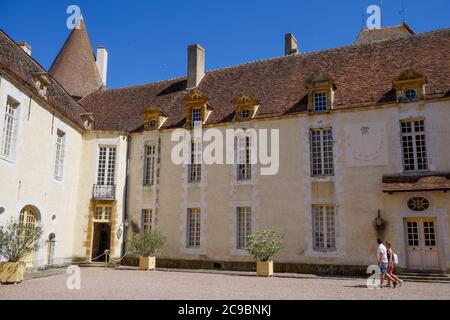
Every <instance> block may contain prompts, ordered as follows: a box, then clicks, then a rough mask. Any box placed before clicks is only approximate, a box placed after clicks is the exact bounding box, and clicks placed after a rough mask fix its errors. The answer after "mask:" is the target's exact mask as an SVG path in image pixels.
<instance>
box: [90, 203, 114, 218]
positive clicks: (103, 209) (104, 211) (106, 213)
mask: <svg viewBox="0 0 450 320" xmlns="http://www.w3.org/2000/svg"><path fill="white" fill-rule="evenodd" d="M93 218H94V222H110V221H111V219H112V207H111V206H96V207H95V209H94V217H93Z"/></svg>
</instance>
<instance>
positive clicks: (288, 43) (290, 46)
mask: <svg viewBox="0 0 450 320" xmlns="http://www.w3.org/2000/svg"><path fill="white" fill-rule="evenodd" d="M297 52H298V43H297V39H295V37H294V35H293V34H292V33H286V34H285V35H284V54H285V55H286V56H289V55H291V54H295V53H297Z"/></svg>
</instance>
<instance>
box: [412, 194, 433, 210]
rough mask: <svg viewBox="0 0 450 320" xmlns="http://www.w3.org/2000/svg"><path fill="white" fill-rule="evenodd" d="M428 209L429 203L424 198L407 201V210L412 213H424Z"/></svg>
mask: <svg viewBox="0 0 450 320" xmlns="http://www.w3.org/2000/svg"><path fill="white" fill-rule="evenodd" d="M429 207H430V202H429V201H428V199H426V198H424V197H414V198H411V199H409V200H408V208H409V209H411V210H412V211H417V212H419V211H425V210H427V209H428V208H429Z"/></svg>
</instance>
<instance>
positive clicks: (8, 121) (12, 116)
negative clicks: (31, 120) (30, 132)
mask: <svg viewBox="0 0 450 320" xmlns="http://www.w3.org/2000/svg"><path fill="white" fill-rule="evenodd" d="M18 107H19V104H18V103H16V102H14V101H13V100H12V99H11V98H8V100H7V102H6V110H5V121H4V123H3V136H2V145H1V150H0V153H1V155H2V156H5V157H7V158H12V157H13V153H14V147H15V141H16V129H17V125H18V115H19V110H18V109H19V108H18Z"/></svg>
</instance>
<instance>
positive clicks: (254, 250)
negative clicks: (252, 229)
mask: <svg viewBox="0 0 450 320" xmlns="http://www.w3.org/2000/svg"><path fill="white" fill-rule="evenodd" d="M283 237H284V235H283V234H281V233H279V232H277V231H275V230H262V231H258V232H257V233H255V234H252V235H250V236H248V237H247V244H246V248H245V249H246V250H247V252H248V253H250V254H251V255H252V256H253V259H255V260H256V274H257V275H258V276H263V277H270V276H272V275H273V261H272V260H270V259H271V258H272V257H273V256H274V255H275V254H276V253H277V252H278V251H279V250H280V249H281V246H282V240H283Z"/></svg>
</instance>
